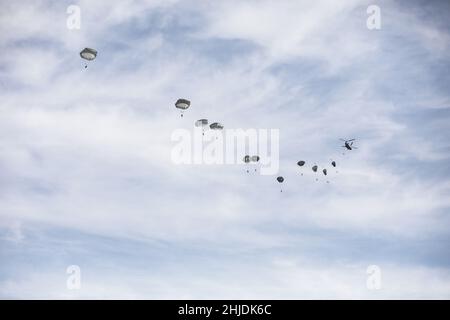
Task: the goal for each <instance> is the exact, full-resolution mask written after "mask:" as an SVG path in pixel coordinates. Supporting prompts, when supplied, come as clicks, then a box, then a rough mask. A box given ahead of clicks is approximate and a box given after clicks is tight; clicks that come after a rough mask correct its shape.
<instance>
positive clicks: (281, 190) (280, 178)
mask: <svg viewBox="0 0 450 320" xmlns="http://www.w3.org/2000/svg"><path fill="white" fill-rule="evenodd" d="M277 181H278V182H279V183H283V182H284V178H283V177H282V176H279V177H277ZM280 192H283V189H281V187H280Z"/></svg>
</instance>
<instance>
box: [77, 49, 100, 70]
mask: <svg viewBox="0 0 450 320" xmlns="http://www.w3.org/2000/svg"><path fill="white" fill-rule="evenodd" d="M80 57H81V58H83V59H84V60H87V61H88V62H89V61H92V60H94V59H95V58H96V57H97V50H95V49H91V48H84V49H83V50H81V52H80ZM87 66H88V65H87V62H86V64H85V65H84V68H87Z"/></svg>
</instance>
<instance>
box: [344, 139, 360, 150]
mask: <svg viewBox="0 0 450 320" xmlns="http://www.w3.org/2000/svg"><path fill="white" fill-rule="evenodd" d="M340 140H342V141H344V145H343V146H341V147H342V148H347V150H353V149H358V148H357V147H355V146H353V141H355V139H350V140H345V139H340Z"/></svg>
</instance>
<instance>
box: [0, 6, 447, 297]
mask: <svg viewBox="0 0 450 320" xmlns="http://www.w3.org/2000/svg"><path fill="white" fill-rule="evenodd" d="M70 5H76V6H78V8H79V9H80V10H81V11H80V22H81V24H80V28H79V29H71V28H68V26H67V19H68V18H69V17H70V16H71V14H70V13H67V8H68V7H69V6H70ZM370 5H377V6H378V7H379V8H380V18H381V20H380V21H381V24H380V28H379V29H369V28H368V27H367V19H368V18H369V17H370V15H371V14H370V13H369V14H368V13H367V8H368V7H369V6H370ZM449 16H450V3H449V2H448V1H365V0H349V1H339V2H337V1H331V0H330V1H323V0H317V1H300V0H296V1H289V0H284V1H273V0H272V1H271V0H260V1H256V0H248V1H242V0H239V1H238V0H227V1H225V0H223V1H221V0H218V1H190V0H182V1H176V0H164V1H162V0H161V1H158V0H154V1H153V0H152V1H133V0H127V1H118V0H117V1H116V0H114V1H112V0H108V1H106V0H96V1H87V0H86V1H83V0H80V1H76V0H71V1H39V0H35V1H26V0H25V1H6V0H0V96H1V98H0V298H3V299H14V298H19V299H22V298H31V299H52V298H58V299H80V298H85V299H117V298H124V299H399V298H404V299H449V298H450V255H449V252H450V231H449V226H450V216H449V214H450V180H449V177H450V161H449V158H450V142H449V139H450V130H449V129H450V128H449V124H450V91H449V88H450V68H449V66H450V53H449V52H450V19H448V17H449ZM85 47H91V48H95V49H96V50H98V55H97V58H96V59H95V60H94V61H92V62H91V63H89V66H88V68H86V69H85V68H84V62H83V61H82V60H81V58H80V56H79V52H80V51H81V50H82V49H83V48H85ZM178 98H188V99H190V100H191V101H192V104H191V107H190V108H189V109H188V110H187V111H186V112H185V113H184V117H180V113H179V111H178V110H177V109H176V108H175V106H174V102H175V101H176V100H177V99H178ZM201 118H208V119H211V120H214V121H219V122H221V123H223V124H224V126H225V131H226V129H277V130H279V135H280V137H279V172H278V173H277V174H275V175H260V174H257V173H251V174H247V173H246V172H245V168H244V166H243V165H242V164H236V165H206V164H200V165H177V164H174V163H173V161H172V159H171V152H172V150H173V148H174V143H173V141H172V140H171V135H172V133H173V132H174V130H177V129H180V128H183V129H187V130H193V127H194V126H193V124H194V122H195V120H197V119H201ZM340 138H356V139H357V140H356V142H355V144H356V145H357V146H358V149H356V150H352V151H349V152H343V149H342V148H341V145H342V142H341V141H340V140H339V139H340ZM331 159H333V160H335V161H336V162H337V168H336V169H337V170H338V172H337V173H336V172H335V169H331V168H330V167H329V164H330V161H331ZM298 160H305V161H306V162H307V165H308V166H309V165H310V164H312V163H315V164H318V165H319V166H320V167H321V168H322V167H327V166H328V168H329V171H330V174H329V176H327V178H328V181H329V182H330V183H326V178H324V177H323V176H320V175H319V174H316V175H315V174H314V173H312V171H310V170H309V167H308V168H305V169H301V168H299V167H298V166H297V165H296V163H297V161H298ZM302 170H303V171H302ZM301 173H304V175H301ZM277 175H282V176H284V178H285V182H284V183H283V186H282V188H283V192H280V185H279V184H278V183H277V181H276V177H277ZM316 176H317V177H320V178H319V180H318V181H316V180H315V178H316ZM73 265H75V266H78V267H79V270H80V273H79V275H80V276H81V278H80V286H79V287H78V288H75V289H74V288H70V287H69V286H68V285H67V281H68V279H69V277H70V274H68V273H67V268H68V267H69V266H73ZM371 266H372V267H371ZM373 266H375V268H376V270H378V271H377V274H376V276H377V281H378V282H377V283H378V285H377V286H376V287H375V288H374V287H373V286H370V285H369V284H368V281H369V280H370V279H373V276H374V274H372V273H371V271H370V270H373ZM369 282H370V281H369Z"/></svg>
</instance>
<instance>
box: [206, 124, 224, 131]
mask: <svg viewBox="0 0 450 320" xmlns="http://www.w3.org/2000/svg"><path fill="white" fill-rule="evenodd" d="M209 127H210V128H211V129H212V130H222V129H223V125H222V124H220V123H219V122H214V123H211V124H210V125H209Z"/></svg>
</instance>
